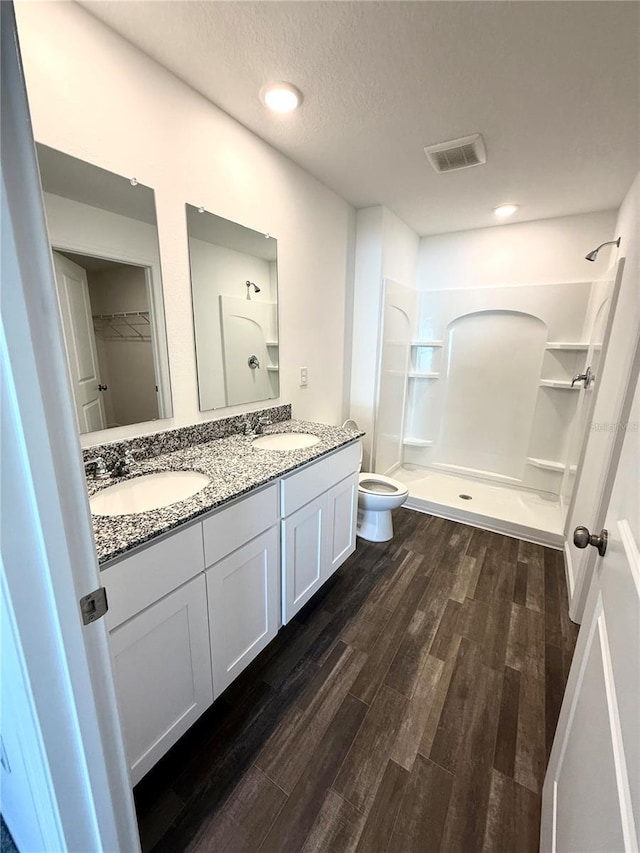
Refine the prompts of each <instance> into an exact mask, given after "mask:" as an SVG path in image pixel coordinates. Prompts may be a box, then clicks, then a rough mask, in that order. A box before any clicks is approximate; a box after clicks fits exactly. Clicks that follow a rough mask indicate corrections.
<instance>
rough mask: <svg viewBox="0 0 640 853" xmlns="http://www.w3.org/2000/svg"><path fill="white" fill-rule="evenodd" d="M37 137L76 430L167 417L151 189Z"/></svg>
mask: <svg viewBox="0 0 640 853" xmlns="http://www.w3.org/2000/svg"><path fill="white" fill-rule="evenodd" d="M36 147H37V154H38V163H39V167H40V175H41V181H42V187H43V191H44V205H45V212H46V216H47V227H48V231H49V241H50V244H51V248H52V252H53V265H54V272H55V278H56V288H57V292H58V302H59V306H60V315H61V320H62V328H63V333H64V342H65V348H66V352H67V362H68V366H69V375H70V379H71V386H72V390H73V398H74V403H75V410H76V417H77V421H78V428H79V431H80V432H81V433H90V432H95V431H97V430H103V429H110V428H113V427H119V426H125V425H128V424H136V423H142V422H145V421H154V420H157V419H159V418H168V417H171V413H172V411H171V389H170V381H169V361H168V353H167V342H166V332H165V320H164V307H163V298H162V279H161V272H160V256H159V251H158V232H157V226H156V212H155V199H154V193H153V190H152V189H150V188H149V187H145V186H142V185H141V184H138V183H137V182H136V181H135V179H128V178H123V177H121V176H120V175H116V174H114V173H112V172H108V171H106V170H104V169H100V168H98V167H97V166H93V165H91V164H90V163H85V162H84V161H82V160H78V159H77V158H75V157H71V156H70V155H68V154H64V153H62V152H60V151H56V150H55V149H53V148H48V147H47V146H45V145H40V144H38V145H37V146H36Z"/></svg>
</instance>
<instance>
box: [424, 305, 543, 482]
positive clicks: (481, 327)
mask: <svg viewBox="0 0 640 853" xmlns="http://www.w3.org/2000/svg"><path fill="white" fill-rule="evenodd" d="M546 340H547V327H546V326H545V324H544V323H543V322H542V321H541V320H539V319H538V318H536V317H532V316H531V315H530V314H517V313H515V312H510V311H484V312H479V313H476V314H469V315H467V316H465V317H460V318H458V319H456V320H454V321H453V323H451V324H450V325H449V327H448V329H447V333H446V335H445V352H446V370H445V382H446V385H445V390H444V401H443V407H442V416H441V421H440V434H439V436H438V441H437V444H436V446H435V453H434V459H433V462H434V464H438V463H445V464H447V465H449V466H452V467H456V468H465V469H470V470H473V471H477V472H478V473H485V472H489V473H491V474H493V475H497V476H500V477H507V478H509V479H512V480H516V481H519V480H521V479H522V477H523V474H524V468H525V463H526V459H527V451H528V446H529V436H530V432H531V423H532V421H533V414H534V411H535V406H536V397H537V395H538V380H539V378H540V368H541V364H542V358H543V354H544V346H545V343H546Z"/></svg>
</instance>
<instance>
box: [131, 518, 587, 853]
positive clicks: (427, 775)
mask: <svg viewBox="0 0 640 853" xmlns="http://www.w3.org/2000/svg"><path fill="white" fill-rule="evenodd" d="M394 525H395V533H396V535H395V537H394V539H393V540H392V541H391V542H390V543H383V544H374V543H366V542H362V541H360V540H359V542H358V549H357V551H356V553H355V554H354V555H353V556H352V557H351V558H350V559H349V560H348V561H347V563H345V565H344V566H342V568H341V569H340V570H339V571H338V572H336V574H335V575H334V577H333V578H332V579H331V581H330V582H329V583H328V584H327V585H326V587H325V589H323V590H321V591H320V592H319V593H318V595H317V596H316V597H315V598H314V599H312V601H310V602H309V604H308V605H307V606H306V607H305V608H304V609H303V610H302V611H301V612H300V613H299V614H298V616H297V618H296V619H295V620H294V621H293V622H291V623H290V624H289V625H287V626H286V628H284V629H283V630H282V631H281V632H280V634H279V635H278V637H277V639H276V640H275V641H274V642H273V643H272V644H271V646H270V647H269V648H268V649H266V650H265V652H263V653H262V655H261V656H260V657H259V658H258V659H257V660H256V661H254V662H253V663H252V664H251V665H250V667H249V668H248V669H247V670H245V672H244V673H243V674H242V675H241V676H240V678H239V679H237V680H236V682H234V684H232V685H231V687H230V688H229V689H228V690H227V691H226V692H225V694H224V695H223V696H222V697H220V699H218V700H217V701H216V702H215V703H214V705H213V706H212V707H211V708H210V709H209V710H208V711H207V712H206V713H205V714H204V715H203V717H201V719H200V720H199V721H198V722H197V723H196V724H195V726H193V727H192V728H191V729H190V731H189V732H187V734H186V735H185V736H184V737H183V738H182V739H181V741H180V742H179V743H178V744H176V746H175V747H174V748H173V749H172V750H171V751H170V752H169V753H168V754H167V755H166V756H165V757H164V758H163V759H162V761H161V762H160V763H159V764H158V765H156V767H155V768H154V769H153V770H152V771H151V772H150V773H149V774H148V775H147V776H146V777H145V778H144V779H143V780H142V781H141V782H140V783H139V785H138V786H137V787H136V789H135V791H134V794H135V799H136V806H137V810H138V818H139V824H140V831H141V838H142V844H143V850H145V851H151V850H153V853H165V851H166V853H177V851H190V853H214V852H215V853H221V852H222V851H229V853H257V851H260V853H294V851H304V853H320V851H326V853H346V851H355V852H356V853H385V851H388V853H412V851H428V853H431V851H433V853H435V851H439V850H440V851H443V853H455V851H465V853H472V852H473V851H507V850H508V851H517V853H520V851H522V852H523V853H526V851H537V849H538V842H539V823H540V793H541V786H542V781H543V777H544V772H545V768H546V763H547V759H548V755H549V750H550V747H551V742H552V739H553V735H554V732H555V727H556V722H557V718H558V713H559V710H560V703H561V701H562V695H563V692H564V687H565V683H566V679H567V675H568V670H569V665H570V662H571V656H572V654H573V649H574V645H575V640H576V636H577V626H575V625H573V623H571V622H570V620H569V618H568V605H567V596H566V588H565V581H564V569H563V562H562V555H561V553H560V552H558V551H553V550H550V549H547V548H542V547H541V546H537V545H531V544H529V543H526V542H520V541H518V540H515V539H509V538H507V537H504V536H499V535H497V534H494V533H489V532H487V531H483V530H478V529H475V528H471V527H467V526H465V525H462V524H456V523H455V522H451V521H446V520H444V519H439V518H435V517H432V516H429V515H422V514H419V513H415V512H411V511H410V510H402V509H401V510H398V511H397V512H396V513H395V515H394Z"/></svg>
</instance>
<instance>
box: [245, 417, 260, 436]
mask: <svg viewBox="0 0 640 853" xmlns="http://www.w3.org/2000/svg"><path fill="white" fill-rule="evenodd" d="M242 431H243V433H244V434H245V435H257V432H258V431H257V430H254V428H253V425H252V423H251V419H250V418H247V419H246V420H245V422H244V424H243V425H242Z"/></svg>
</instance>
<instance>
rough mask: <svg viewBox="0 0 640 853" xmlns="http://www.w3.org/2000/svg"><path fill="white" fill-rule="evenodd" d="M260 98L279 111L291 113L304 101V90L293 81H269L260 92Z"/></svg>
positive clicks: (265, 103) (266, 104) (272, 108)
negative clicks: (294, 84)
mask: <svg viewBox="0 0 640 853" xmlns="http://www.w3.org/2000/svg"><path fill="white" fill-rule="evenodd" d="M260 100H261V101H262V103H263V104H264V105H265V106H266V107H269V109H270V110H275V112H277V113H290V112H291V111H292V110H295V109H296V107H299V106H300V104H301V103H302V92H301V91H300V89H296V87H295V86H292V85H291V83H268V84H267V85H266V86H264V87H263V88H262V90H261V92H260Z"/></svg>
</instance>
